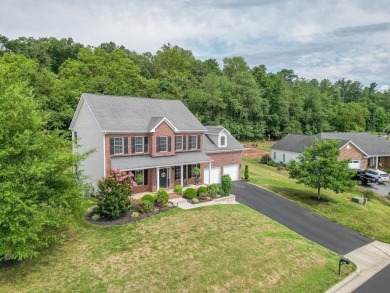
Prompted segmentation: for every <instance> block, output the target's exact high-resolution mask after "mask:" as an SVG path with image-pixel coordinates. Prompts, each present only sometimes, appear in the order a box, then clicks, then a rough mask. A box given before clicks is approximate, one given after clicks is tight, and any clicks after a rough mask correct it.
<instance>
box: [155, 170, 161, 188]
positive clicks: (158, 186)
mask: <svg viewBox="0 0 390 293" xmlns="http://www.w3.org/2000/svg"><path fill="white" fill-rule="evenodd" d="M156 170H157V186H156V187H157V190H159V189H160V168H156Z"/></svg>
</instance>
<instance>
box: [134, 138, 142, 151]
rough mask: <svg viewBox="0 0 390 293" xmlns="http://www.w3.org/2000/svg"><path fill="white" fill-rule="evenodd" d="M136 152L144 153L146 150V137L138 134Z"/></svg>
mask: <svg viewBox="0 0 390 293" xmlns="http://www.w3.org/2000/svg"><path fill="white" fill-rule="evenodd" d="M135 152H136V153H143V152H144V137H143V136H136V137H135Z"/></svg>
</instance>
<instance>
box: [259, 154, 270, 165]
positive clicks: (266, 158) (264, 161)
mask: <svg viewBox="0 0 390 293" xmlns="http://www.w3.org/2000/svg"><path fill="white" fill-rule="evenodd" d="M269 161H271V157H270V156H269V154H264V155H262V156H261V158H260V163H262V164H267V163H268V162H269Z"/></svg>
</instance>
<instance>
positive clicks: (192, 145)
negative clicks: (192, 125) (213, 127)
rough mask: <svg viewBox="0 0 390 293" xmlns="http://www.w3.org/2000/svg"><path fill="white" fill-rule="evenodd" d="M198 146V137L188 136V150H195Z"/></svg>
mask: <svg viewBox="0 0 390 293" xmlns="http://www.w3.org/2000/svg"><path fill="white" fill-rule="evenodd" d="M197 144H198V136H197V135H191V136H190V150H195V149H197Z"/></svg>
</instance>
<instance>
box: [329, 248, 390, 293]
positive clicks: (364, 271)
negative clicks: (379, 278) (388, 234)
mask: <svg viewBox="0 0 390 293" xmlns="http://www.w3.org/2000/svg"><path fill="white" fill-rule="evenodd" d="M344 257H345V258H347V259H349V260H351V261H353V262H354V263H355V264H356V266H357V269H356V272H354V273H353V274H352V275H350V276H349V277H347V278H346V279H344V280H343V281H341V282H340V283H338V284H336V285H335V286H333V287H332V288H331V289H329V290H328V291H327V293H333V292H338V293H349V292H353V291H354V290H355V289H357V288H359V287H360V286H361V285H362V284H364V283H365V282H367V281H368V280H369V279H370V278H372V277H373V276H374V275H376V274H377V273H379V272H380V271H381V270H382V269H384V268H385V267H387V266H388V265H390V244H386V243H383V242H379V241H374V242H371V243H370V244H367V245H365V246H363V247H360V248H358V249H355V250H354V251H352V252H350V253H348V254H346V255H344ZM378 290H380V291H378ZM389 290H390V289H389V288H388V287H387V285H385V286H383V287H381V288H378V289H377V291H375V292H389ZM358 291H359V290H358ZM360 292H367V291H366V290H361V291H360Z"/></svg>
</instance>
